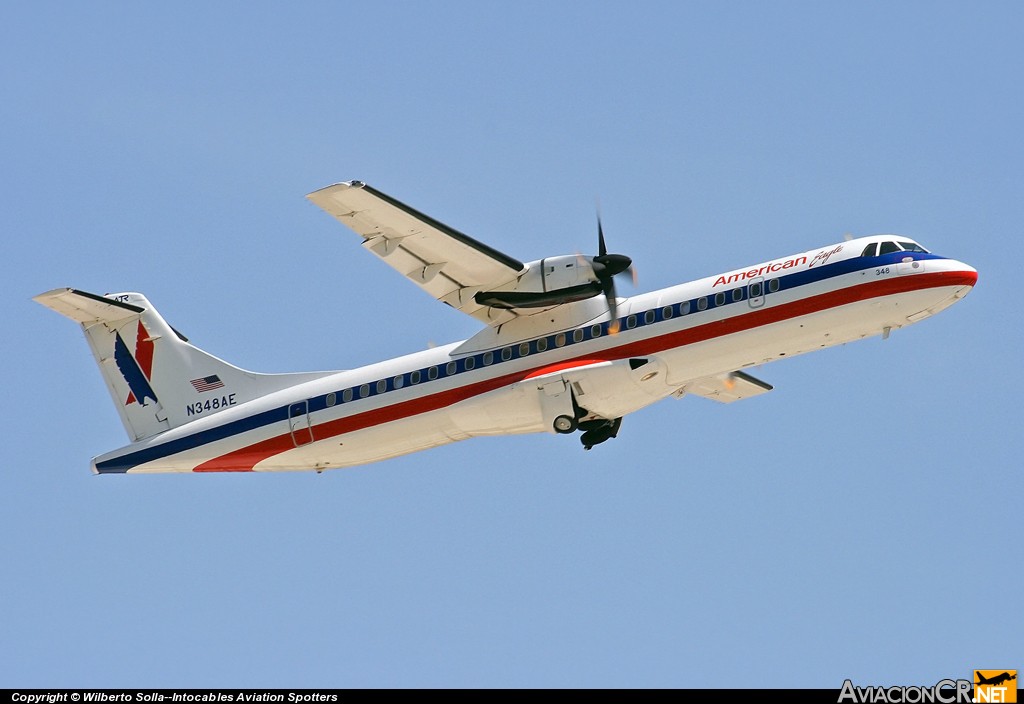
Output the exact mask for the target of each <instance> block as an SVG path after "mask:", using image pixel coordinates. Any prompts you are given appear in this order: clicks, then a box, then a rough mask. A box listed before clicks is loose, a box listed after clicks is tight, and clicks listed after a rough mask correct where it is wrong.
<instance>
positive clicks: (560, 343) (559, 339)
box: [555, 332, 565, 347]
mask: <svg viewBox="0 0 1024 704" xmlns="http://www.w3.org/2000/svg"><path fill="white" fill-rule="evenodd" d="M555 347H565V333H564V332H560V333H558V334H557V335H555Z"/></svg>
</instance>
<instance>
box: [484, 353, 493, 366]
mask: <svg viewBox="0 0 1024 704" xmlns="http://www.w3.org/2000/svg"><path fill="white" fill-rule="evenodd" d="M483 363H484V366H485V367H489V366H491V365H492V364H494V353H493V352H484V357H483Z"/></svg>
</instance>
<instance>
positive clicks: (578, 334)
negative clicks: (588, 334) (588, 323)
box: [572, 328, 583, 342]
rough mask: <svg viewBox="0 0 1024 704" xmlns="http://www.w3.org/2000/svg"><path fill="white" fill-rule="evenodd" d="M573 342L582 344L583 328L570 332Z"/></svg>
mask: <svg viewBox="0 0 1024 704" xmlns="http://www.w3.org/2000/svg"><path fill="white" fill-rule="evenodd" d="M572 341H573V342H583V328H577V329H576V330H573V331H572Z"/></svg>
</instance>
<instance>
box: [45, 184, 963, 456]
mask: <svg viewBox="0 0 1024 704" xmlns="http://www.w3.org/2000/svg"><path fill="white" fill-rule="evenodd" d="M307 197H308V198H309V200H311V201H312V202H313V203H315V204H316V205H318V206H319V207H321V208H323V209H324V210H325V211H327V213H329V214H330V215H332V216H334V217H335V218H337V219H338V220H339V221H341V222H342V223H343V224H345V225H347V226H348V227H349V228H351V229H352V230H354V231H355V232H356V233H357V234H358V235H359V236H360V237H361V238H362V244H363V247H364V248H365V249H366V250H368V251H369V252H370V253H371V254H373V255H375V256H376V257H378V258H379V259H381V260H382V261H383V262H384V263H385V264H388V265H389V266H391V267H392V268H393V269H395V270H396V271H397V272H398V273H399V274H401V275H402V276H404V277H405V278H407V279H409V280H410V281H412V282H413V283H414V284H416V285H417V286H419V287H420V288H421V289H423V290H424V291H426V292H427V293H428V294H429V295H431V296H433V297H434V298H436V299H437V300H439V301H441V302H443V303H445V304H447V305H449V306H451V307H453V308H455V309H457V310H460V311H462V312H464V313H466V314H467V315H471V316H473V317H474V318H476V319H477V320H478V321H480V323H481V324H482V325H483V328H482V329H481V330H480V332H478V333H477V334H476V335H474V336H473V337H471V338H469V339H468V340H464V341H462V342H456V343H453V344H449V345H445V346H443V347H435V348H433V349H427V350H424V351H422V352H416V353H413V354H409V355H406V356H404V357H398V358H396V359H389V360H387V361H383V362H378V363H376V364H371V365H368V366H365V367H360V368H358V369H349V370H345V371H333V372H311V373H300V374H257V373H254V372H249V371H244V370H242V369H239V368H238V367H235V366H233V365H231V364H228V363H227V362H224V361H222V360H220V359H218V358H216V357H214V356H212V355H210V354H207V353H206V352H203V351H202V350H200V349H199V348H198V347H195V346H193V345H192V344H191V343H190V342H189V341H188V339H187V338H185V337H184V336H183V335H181V334H180V333H178V332H177V331H176V330H175V329H174V328H172V327H171V326H170V325H168V324H167V322H165V321H164V319H163V318H162V317H161V316H160V314H159V313H157V311H156V309H155V308H154V307H153V306H152V305H151V304H150V302H149V301H148V300H146V298H145V297H144V296H143V295H142V294H139V293H114V294H106V295H102V296H101V295H96V294H92V293H86V292H83V291H79V290H76V289H71V288H62V289H56V290H54V291H50V292H48V293H43V294H40V295H38V296H36V297H35V299H34V300H36V301H38V302H39V303H41V304H43V305H45V306H47V307H49V308H52V309H53V310H55V311H57V312H58V313H61V314H63V315H65V316H67V317H69V318H71V319H72V320H74V321H76V322H78V323H80V324H81V326H82V329H83V331H84V332H85V337H86V339H87V341H88V343H89V346H90V347H91V349H92V352H93V355H94V356H95V358H96V361H97V362H98V363H99V367H100V371H101V372H102V374H103V378H104V380H105V381H106V384H107V388H108V389H109V391H110V394H111V397H112V398H113V401H114V405H115V406H116V407H117V409H118V412H119V413H120V416H121V420H122V421H123V423H124V426H125V429H126V430H127V431H128V435H129V436H130V437H131V440H132V442H131V444H129V445H128V446H126V447H124V448H121V449H119V450H115V451H113V452H110V453H107V454H105V455H101V456H99V457H96V458H95V459H94V460H93V461H92V469H93V471H94V472H96V473H101V474H103V473H124V472H140V473H141V472H250V471H281V470H309V469H312V470H317V471H322V470H324V469H329V468H340V467H349V466H353V465H359V464H364V463H368V462H375V461H378V460H383V459H387V458H390V457H396V456H398V455H404V454H407V453H410V452H415V451H417V450H425V449H428V448H432V447H437V446H439V445H443V444H446V443H450V442H453V441H456V440H464V439H466V438H471V437H477V436H484V435H507V434H512V433H535V432H544V431H546V432H550V433H556V434H571V433H575V432H580V433H581V435H580V440H581V441H582V444H583V447H584V448H585V449H588V450H589V449H590V448H591V447H593V446H595V445H597V444H599V443H602V442H604V441H606V440H609V439H611V438H614V437H616V436H617V435H618V433H619V430H620V426H621V423H622V418H623V417H624V416H626V415H628V414H629V413H632V412H634V411H637V410H639V409H641V408H644V407H645V406H648V405H650V404H652V403H654V402H655V401H658V400H660V399H663V398H666V397H668V396H672V397H675V398H682V397H683V396H687V395H692V396H702V397H704V398H708V399H712V400H714V401H719V402H723V403H731V402H734V401H739V400H741V399H746V398H750V397H752V396H757V395H760V394H763V393H765V392H767V391H770V390H771V389H772V387H771V385H769V384H768V383H766V382H764V381H761V380H760V379H757V378H755V377H754V376H751V375H750V374H749V373H747V372H745V371H744V370H745V369H747V368H749V367H753V366H757V365H763V364H765V363H767V362H772V361H775V360H778V359H783V358H786V357H793V356H795V355H798V354H802V353H805V352H811V351H814V350H819V349H822V348H825V347H831V346H833V345H840V344H843V343H846V342H850V341H853V340H859V339H862V338H866V337H871V336H875V335H882V336H883V337H887V336H888V335H889V333H890V331H892V330H895V329H897V328H902V327H904V326H906V325H910V324H911V323H916V322H918V321H921V320H924V319H925V318H927V317H929V316H931V315H934V314H935V313H937V312H939V311H940V310H942V309H944V308H946V307H947V306H949V305H952V304H953V303H955V302H956V301H958V300H959V299H961V298H963V297H964V296H965V295H967V293H968V292H969V291H970V290H971V288H972V287H973V286H974V284H975V283H976V281H977V278H978V275H977V271H975V269H973V268H972V267H970V266H968V265H967V264H964V263H963V262H959V261H957V260H955V259H949V258H946V257H942V256H938V255H936V254H931V253H929V252H928V251H927V250H926V249H925V248H924V247H922V246H921V245H920V244H918V243H917V242H915V241H914V240H912V239H910V238H907V237H901V236H898V235H876V236H872V237H861V238H859V239H853V240H849V241H844V242H840V243H836V244H830V245H827V246H825V247H819V248H817V249H811V250H808V251H806V252H801V253H798V254H792V255H789V256H785V257H781V258H779V259H774V260H772V261H768V262H763V263H760V264H754V265H752V266H746V267H743V268H740V269H735V270H733V271H727V272H724V273H721V274H715V275H713V276H708V277H706V278H703V279H699V280H697V281H691V282H690V283H684V284H679V285H677V286H672V287H670V288H665V289H662V290H660V291H653V292H651V293H644V294H640V295H635V296H631V297H628V298H620V297H619V296H618V294H617V292H616V288H615V277H616V276H617V275H619V274H624V273H628V271H629V270H630V267H631V264H632V262H631V260H630V258H629V257H627V256H624V255H621V254H612V253H609V252H608V250H607V247H606V245H605V239H604V233H603V231H602V229H601V224H600V219H599V220H598V253H597V254H596V255H594V256H589V257H587V256H582V255H572V254H570V255H564V256H555V257H547V258H545V259H540V260H538V261H533V262H527V263H524V262H521V261H519V260H518V259H515V258H514V257H511V256H509V255H507V254H504V253H502V252H499V251H497V250H496V249H493V248H491V247H489V246H487V245H485V244H483V243H481V242H478V241H476V240H475V239H473V238H471V237H469V236H467V235H464V234H462V233H461V232H458V231H457V230H454V229H452V228H451V227H448V226H447V225H444V224H442V223H440V222H438V221H437V220H434V219H433V218H431V217H428V216H427V215H424V214H423V213H420V212H419V211H417V210H414V209H413V208H411V207H409V206H407V205H405V204H403V203H400V202H399V201H397V200H395V199H394V198H392V197H390V196H388V195H385V194H384V193H382V192H380V191H378V190H376V189H374V188H372V187H370V186H368V185H366V184H364V183H361V182H359V181H350V182H346V183H339V184H335V185H332V186H328V187H327V188H324V189H321V190H319V191H316V192H314V193H311V194H310V195H309V196H307Z"/></svg>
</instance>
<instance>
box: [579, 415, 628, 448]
mask: <svg viewBox="0 0 1024 704" xmlns="http://www.w3.org/2000/svg"><path fill="white" fill-rule="evenodd" d="M621 425H622V419H621V418H616V419H615V420H605V419H598V420H585V421H583V422H582V423H580V424H579V427H580V429H581V430H582V431H583V435H581V436H580V442H581V443H583V449H584V450H589V449H590V448H592V447H593V446H594V445H600V444H601V443H603V442H604V441H605V440H609V439H611V438H614V437H616V436H617V435H618V434H619V426H621Z"/></svg>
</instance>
